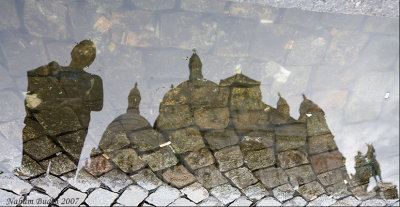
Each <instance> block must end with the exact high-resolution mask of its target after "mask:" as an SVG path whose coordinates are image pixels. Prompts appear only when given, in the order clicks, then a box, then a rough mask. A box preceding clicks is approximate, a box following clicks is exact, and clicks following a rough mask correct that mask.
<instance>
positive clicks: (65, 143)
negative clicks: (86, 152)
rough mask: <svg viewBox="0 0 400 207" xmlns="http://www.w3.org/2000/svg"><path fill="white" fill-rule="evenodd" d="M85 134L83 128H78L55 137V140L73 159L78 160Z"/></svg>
mask: <svg viewBox="0 0 400 207" xmlns="http://www.w3.org/2000/svg"><path fill="white" fill-rule="evenodd" d="M86 135H87V132H86V131H85V130H79V131H76V132H73V133H68V134H65V135H61V136H59V137H57V141H58V143H60V145H61V147H62V148H63V149H64V150H65V151H66V152H67V153H69V154H70V155H72V157H73V158H74V159H75V160H79V158H80V156H81V152H82V148H83V145H84V143H85V137H86Z"/></svg>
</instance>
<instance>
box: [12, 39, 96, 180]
mask: <svg viewBox="0 0 400 207" xmlns="http://www.w3.org/2000/svg"><path fill="white" fill-rule="evenodd" d="M95 57H96V47H95V45H94V44H93V42H92V41H90V40H83V41H81V42H80V43H79V44H77V45H76V46H75V47H74V48H73V49H72V51H71V58H72V60H71V63H70V64H69V66H60V65H59V64H58V63H57V62H54V61H53V62H50V63H49V64H48V65H44V66H41V67H39V68H36V69H34V70H31V71H28V73H27V76H28V91H27V94H26V99H25V109H26V114H27V115H26V117H25V121H24V122H25V124H26V126H25V128H24V129H23V159H22V164H21V167H20V169H18V171H19V173H20V174H23V175H26V176H28V177H34V176H37V175H38V174H41V173H42V172H43V170H45V169H46V168H47V167H48V166H49V164H50V162H53V163H62V166H61V167H60V166H56V164H54V165H53V166H54V167H53V166H50V167H49V170H50V172H52V173H55V174H63V173H65V172H68V171H70V170H73V169H75V168H76V165H77V163H78V160H79V157H80V153H81V150H82V147H83V144H84V141H85V137H86V134H87V130H88V127H89V122H90V112H91V111H100V110H101V109H102V107H103V83H102V79H101V78H100V77H99V76H97V75H93V74H90V73H87V72H85V71H84V69H85V68H87V67H89V65H90V64H92V62H93V61H94V59H95ZM60 154H61V155H60ZM40 166H41V167H40Z"/></svg>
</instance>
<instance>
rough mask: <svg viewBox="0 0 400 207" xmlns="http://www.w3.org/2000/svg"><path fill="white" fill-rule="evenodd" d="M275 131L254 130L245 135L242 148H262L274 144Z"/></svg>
mask: <svg viewBox="0 0 400 207" xmlns="http://www.w3.org/2000/svg"><path fill="white" fill-rule="evenodd" d="M274 136H275V134H274V132H273V131H252V132H249V133H246V134H244V135H243V138H242V143H241V146H240V149H241V150H242V151H244V152H247V151H254V150H260V149H263V148H266V147H271V146H272V145H273V144H274Z"/></svg>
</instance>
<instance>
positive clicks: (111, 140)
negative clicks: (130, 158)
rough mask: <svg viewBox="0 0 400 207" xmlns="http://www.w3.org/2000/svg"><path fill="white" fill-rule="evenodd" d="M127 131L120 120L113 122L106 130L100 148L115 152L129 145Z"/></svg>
mask: <svg viewBox="0 0 400 207" xmlns="http://www.w3.org/2000/svg"><path fill="white" fill-rule="evenodd" d="M129 143H130V142H129V139H128V137H127V136H126V132H125V130H124V128H123V126H122V124H121V123H119V122H111V123H110V124H109V125H108V126H107V129H106V130H105V131H104V133H103V135H102V137H101V140H100V142H99V148H100V149H102V150H103V151H104V152H113V151H115V150H118V149H121V148H122V147H124V146H127V145H129Z"/></svg>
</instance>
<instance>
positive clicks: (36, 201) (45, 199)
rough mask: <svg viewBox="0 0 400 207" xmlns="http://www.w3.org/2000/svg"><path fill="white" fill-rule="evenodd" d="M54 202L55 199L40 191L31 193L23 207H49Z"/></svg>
mask: <svg viewBox="0 0 400 207" xmlns="http://www.w3.org/2000/svg"><path fill="white" fill-rule="evenodd" d="M53 200H54V198H51V197H50V196H48V195H46V194H43V193H40V192H38V191H31V192H30V193H29V195H28V196H27V197H26V200H25V201H24V202H22V206H48V205H49V204H50V203H52V202H53Z"/></svg>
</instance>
